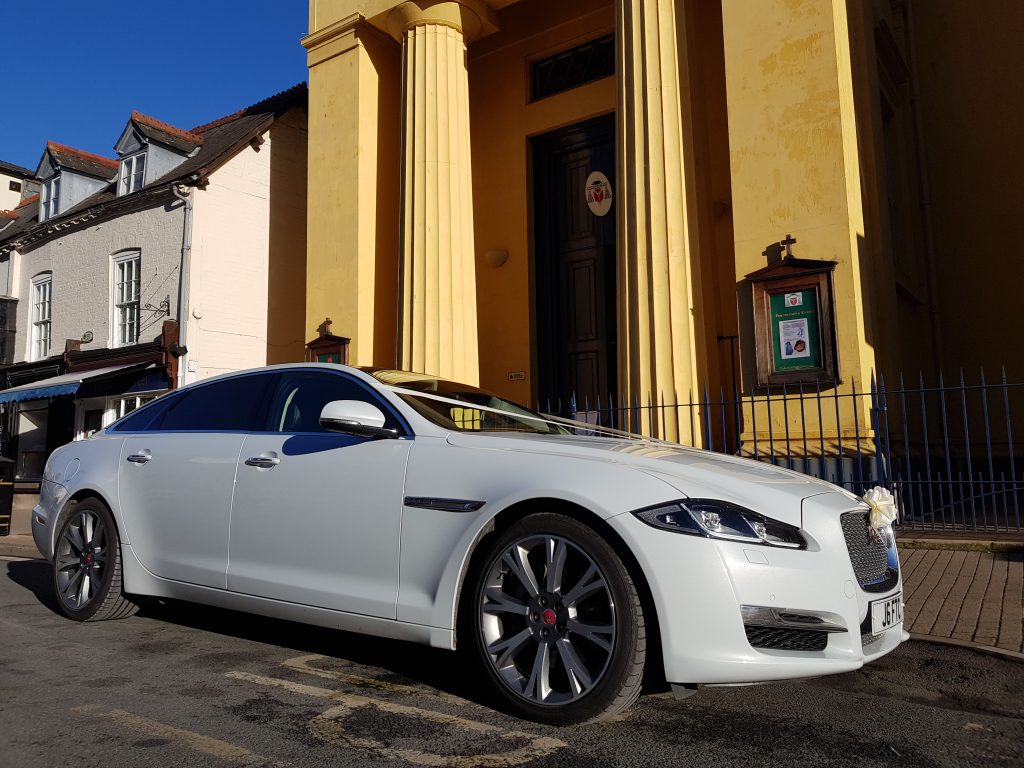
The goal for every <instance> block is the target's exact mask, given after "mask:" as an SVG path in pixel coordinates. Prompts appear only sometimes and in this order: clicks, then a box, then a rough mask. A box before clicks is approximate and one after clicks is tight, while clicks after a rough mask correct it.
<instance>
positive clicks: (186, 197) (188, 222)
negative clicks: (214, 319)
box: [171, 184, 193, 387]
mask: <svg viewBox="0 0 1024 768" xmlns="http://www.w3.org/2000/svg"><path fill="white" fill-rule="evenodd" d="M192 189H193V187H188V186H186V185H184V184H172V185H171V194H173V195H174V196H175V197H176V198H178V199H179V200H181V202H182V203H184V204H185V219H184V222H183V224H182V233H181V265H180V267H179V270H178V346H179V347H181V348H183V349H184V350H185V353H184V354H183V355H182V356H181V357H180V358H178V380H177V382H175V387H182V386H184V385H185V384H186V381H185V378H186V374H187V373H188V357H189V354H188V334H187V329H188V298H189V276H190V274H191V270H192ZM182 190H184V192H182Z"/></svg>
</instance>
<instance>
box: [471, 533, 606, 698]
mask: <svg viewBox="0 0 1024 768" xmlns="http://www.w3.org/2000/svg"><path fill="white" fill-rule="evenodd" d="M484 578H485V583H484V585H483V593H482V600H481V603H480V606H479V627H480V632H481V635H482V637H483V641H484V646H485V648H486V655H487V658H488V659H489V660H490V663H491V665H492V666H493V668H494V670H495V671H496V672H497V674H498V677H499V678H500V679H501V680H502V681H503V682H504V683H505V685H506V686H508V688H509V689H511V690H512V692H513V693H515V694H517V695H518V696H520V697H522V698H523V699H525V700H527V701H529V702H531V703H533V704H540V705H547V706H560V705H566V704H570V703H572V702H574V701H577V700H578V699H580V698H582V697H583V696H585V695H587V694H588V693H589V692H590V691H592V690H593V689H594V688H595V687H596V686H597V685H598V683H599V682H600V681H601V679H602V677H603V676H604V673H605V671H606V670H607V668H608V663H609V661H610V660H611V658H612V654H613V651H614V649H615V601H614V599H613V598H612V593H611V590H610V588H609V586H608V582H607V579H606V578H605V575H604V574H603V573H602V572H601V569H600V568H599V567H598V565H597V563H595V562H594V559H593V558H592V557H591V556H590V555H588V554H587V552H585V551H584V550H583V549H582V548H581V547H580V546H579V545H577V544H575V543H574V542H572V541H570V540H569V539H567V538H564V537H561V536H555V535H550V534H541V535H532V536H527V537H524V538H522V539H519V540H518V541H515V542H513V543H512V544H511V546H509V547H507V548H506V549H505V550H504V551H503V552H502V553H501V554H500V555H499V556H498V557H496V558H495V559H494V561H493V562H492V563H491V565H490V567H489V568H488V569H487V571H486V572H485V575H484Z"/></svg>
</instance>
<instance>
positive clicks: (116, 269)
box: [110, 249, 142, 348]
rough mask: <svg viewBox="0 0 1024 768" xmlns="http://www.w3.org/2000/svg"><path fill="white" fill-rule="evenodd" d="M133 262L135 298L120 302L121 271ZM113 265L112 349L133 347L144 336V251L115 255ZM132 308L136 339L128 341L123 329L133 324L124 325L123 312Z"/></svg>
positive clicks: (138, 250)
mask: <svg viewBox="0 0 1024 768" xmlns="http://www.w3.org/2000/svg"><path fill="white" fill-rule="evenodd" d="M133 262H134V264H135V277H134V283H135V286H136V289H135V298H134V299H133V300H130V301H120V300H119V299H120V297H121V294H120V292H119V288H120V286H121V282H120V275H121V270H122V268H126V267H127V265H129V264H131V263H133ZM111 264H112V268H111V286H110V290H111V294H110V347H111V348H119V347H131V346H134V345H135V344H138V343H139V339H140V338H141V336H142V251H141V250H140V249H133V250H130V251H123V252H121V253H119V254H115V255H114V256H113V258H112V261H111ZM132 306H134V307H135V338H134V340H131V341H126V340H124V337H123V336H122V327H128V326H130V325H131V323H130V321H125V322H124V323H122V311H124V310H130V309H131V308H132Z"/></svg>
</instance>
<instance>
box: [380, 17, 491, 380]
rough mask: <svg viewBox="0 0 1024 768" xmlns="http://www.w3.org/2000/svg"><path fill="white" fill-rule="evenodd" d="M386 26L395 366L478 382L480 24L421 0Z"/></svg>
mask: <svg viewBox="0 0 1024 768" xmlns="http://www.w3.org/2000/svg"><path fill="white" fill-rule="evenodd" d="M388 27H389V29H390V30H391V32H392V34H394V35H395V36H396V37H397V38H398V39H400V40H401V42H402V48H403V51H402V57H403V73H402V77H403V80H402V120H403V132H402V228H401V268H400V281H401V289H400V297H399V300H400V307H401V321H400V327H399V332H400V336H399V359H400V363H401V366H402V367H403V368H405V369H407V370H413V371H419V372H422V373H430V374H434V375H437V376H443V377H445V378H450V379H454V380H456V381H463V382H466V383H468V384H477V383H478V381H479V375H480V374H479V363H478V350H477V323H476V269H475V259H474V242H473V192H472V182H471V175H470V144H469V141H470V135H469V80H468V74H467V69H466V38H467V36H468V37H472V36H473V35H474V34H475V33H476V32H477V31H478V30H479V28H480V20H479V17H478V16H477V15H476V13H474V11H472V10H470V9H469V8H467V7H466V6H465V5H462V4H460V3H458V2H441V3H434V4H431V3H430V2H429V1H428V0H424V1H423V2H419V3H414V2H406V3H403V4H402V5H400V6H398V7H397V8H396V9H394V10H393V11H392V12H391V14H390V17H389V19H388Z"/></svg>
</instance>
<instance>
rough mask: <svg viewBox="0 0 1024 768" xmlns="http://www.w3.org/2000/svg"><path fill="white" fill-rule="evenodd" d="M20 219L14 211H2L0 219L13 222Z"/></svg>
mask: <svg viewBox="0 0 1024 768" xmlns="http://www.w3.org/2000/svg"><path fill="white" fill-rule="evenodd" d="M16 218H18V214H17V213H15V212H14V211H0V219H8V220H13V219H16Z"/></svg>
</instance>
